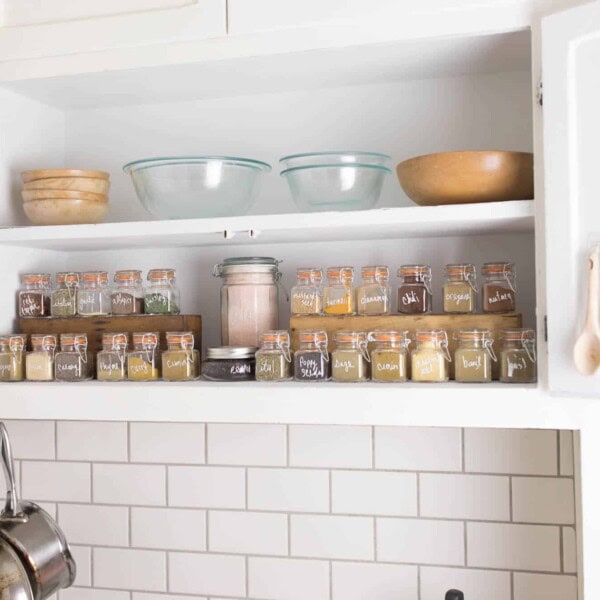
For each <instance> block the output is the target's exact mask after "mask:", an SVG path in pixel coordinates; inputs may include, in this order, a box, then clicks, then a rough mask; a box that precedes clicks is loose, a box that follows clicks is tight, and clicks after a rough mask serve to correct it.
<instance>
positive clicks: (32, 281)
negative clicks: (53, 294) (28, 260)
mask: <svg viewBox="0 0 600 600" xmlns="http://www.w3.org/2000/svg"><path fill="white" fill-rule="evenodd" d="M18 303H19V316H20V317H48V316H50V275H49V274H48V273H27V274H25V275H23V276H22V277H21V289H20V290H19V302H18Z"/></svg>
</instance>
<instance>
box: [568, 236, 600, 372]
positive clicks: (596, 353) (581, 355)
mask: <svg viewBox="0 0 600 600" xmlns="http://www.w3.org/2000/svg"><path fill="white" fill-rule="evenodd" d="M599 262H600V256H599V253H598V249H597V248H596V250H594V252H593V253H592V254H591V255H590V265H589V268H590V270H589V273H588V305H587V315H586V319H585V325H584V326H583V331H582V332H581V334H580V336H579V338H578V339H577V342H576V343H575V348H574V350H573V359H574V360H575V368H576V369H577V370H578V371H579V373H581V374H582V375H593V374H594V373H595V372H596V370H597V369H598V367H599V366H600V324H599V322H598V312H599V309H600V306H599V304H600V296H599V294H598V287H599V285H600V284H599V279H598V268H599V267H598V263H599Z"/></svg>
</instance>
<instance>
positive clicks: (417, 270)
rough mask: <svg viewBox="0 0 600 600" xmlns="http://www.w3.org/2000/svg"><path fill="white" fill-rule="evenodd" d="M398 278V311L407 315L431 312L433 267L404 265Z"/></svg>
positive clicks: (399, 270)
mask: <svg viewBox="0 0 600 600" xmlns="http://www.w3.org/2000/svg"><path fill="white" fill-rule="evenodd" d="M398 278H399V279H400V284H399V286H398V312H399V313H402V314H405V315H422V314H426V313H429V312H431V267H430V266H429V265H402V266H401V267H400V268H399V269H398Z"/></svg>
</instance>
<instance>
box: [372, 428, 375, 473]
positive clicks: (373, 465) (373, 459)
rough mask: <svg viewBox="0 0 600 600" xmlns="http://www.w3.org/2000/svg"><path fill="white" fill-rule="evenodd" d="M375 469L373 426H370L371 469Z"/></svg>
mask: <svg viewBox="0 0 600 600" xmlns="http://www.w3.org/2000/svg"><path fill="white" fill-rule="evenodd" d="M374 468H375V426H374V425H372V426H371V469H374Z"/></svg>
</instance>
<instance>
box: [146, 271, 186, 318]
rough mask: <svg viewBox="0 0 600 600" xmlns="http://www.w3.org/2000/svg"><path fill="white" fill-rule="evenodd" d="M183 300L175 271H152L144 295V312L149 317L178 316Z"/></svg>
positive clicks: (149, 272)
mask: <svg viewBox="0 0 600 600" xmlns="http://www.w3.org/2000/svg"><path fill="white" fill-rule="evenodd" d="M180 311H181V298H180V292H179V288H178V287H177V282H176V279H175V269H150V271H148V285H147V287H146V291H145V294H144V312H145V313H146V314H148V315H178V314H179V313H180Z"/></svg>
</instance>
